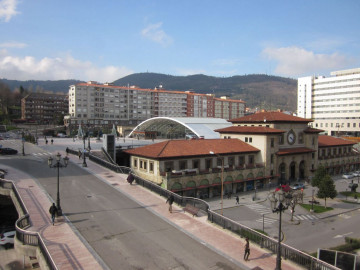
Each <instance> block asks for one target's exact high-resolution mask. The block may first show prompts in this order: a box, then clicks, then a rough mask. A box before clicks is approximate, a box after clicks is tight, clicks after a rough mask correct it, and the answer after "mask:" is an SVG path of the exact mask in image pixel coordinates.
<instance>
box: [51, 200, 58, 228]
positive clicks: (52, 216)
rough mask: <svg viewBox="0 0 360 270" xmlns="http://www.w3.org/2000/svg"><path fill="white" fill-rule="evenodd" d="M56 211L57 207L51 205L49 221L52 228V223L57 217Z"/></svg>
mask: <svg viewBox="0 0 360 270" xmlns="http://www.w3.org/2000/svg"><path fill="white" fill-rule="evenodd" d="M57 211H58V210H57V207H56V205H55V203H53V204H52V206H50V209H49V213H50V214H51V221H52V224H53V226H54V222H55V216H56V215H57Z"/></svg>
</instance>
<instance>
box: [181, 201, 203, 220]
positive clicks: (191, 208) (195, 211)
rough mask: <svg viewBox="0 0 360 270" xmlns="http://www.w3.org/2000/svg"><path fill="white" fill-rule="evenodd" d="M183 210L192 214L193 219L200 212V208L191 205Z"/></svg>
mask: <svg viewBox="0 0 360 270" xmlns="http://www.w3.org/2000/svg"><path fill="white" fill-rule="evenodd" d="M183 210H184V212H188V213H190V214H192V215H193V217H194V216H195V215H196V216H197V214H198V212H199V211H200V209H199V208H196V207H195V206H192V205H191V204H187V205H186V206H185V207H184V209H183Z"/></svg>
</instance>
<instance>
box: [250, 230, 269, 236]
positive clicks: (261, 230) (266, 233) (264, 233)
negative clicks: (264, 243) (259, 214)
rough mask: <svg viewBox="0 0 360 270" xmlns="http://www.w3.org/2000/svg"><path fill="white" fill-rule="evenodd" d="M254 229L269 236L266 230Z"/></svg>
mask: <svg viewBox="0 0 360 270" xmlns="http://www.w3.org/2000/svg"><path fill="white" fill-rule="evenodd" d="M254 231H257V232H258V233H261V234H263V235H266V236H269V234H268V233H267V232H264V231H263V230H260V229H254Z"/></svg>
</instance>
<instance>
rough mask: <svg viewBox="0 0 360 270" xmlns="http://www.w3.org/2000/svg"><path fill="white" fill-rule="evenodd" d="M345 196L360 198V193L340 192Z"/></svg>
mask: <svg viewBox="0 0 360 270" xmlns="http://www.w3.org/2000/svg"><path fill="white" fill-rule="evenodd" d="M339 193H340V194H341V195H343V196H347V197H351V198H354V197H355V195H356V196H357V197H358V198H360V192H351V191H341V192H339Z"/></svg>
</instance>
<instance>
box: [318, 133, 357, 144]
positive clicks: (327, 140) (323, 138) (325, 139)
mask: <svg viewBox="0 0 360 270" xmlns="http://www.w3.org/2000/svg"><path fill="white" fill-rule="evenodd" d="M318 144H319V147H327V146H341V145H354V144H356V143H355V142H353V141H349V140H345V139H342V138H336V137H331V136H327V135H319V143H318Z"/></svg>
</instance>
